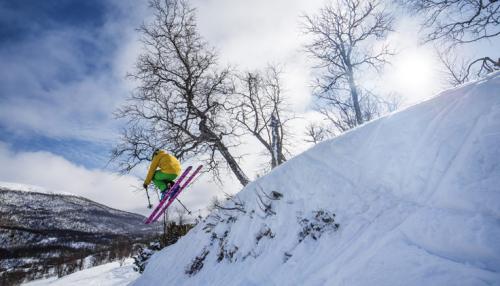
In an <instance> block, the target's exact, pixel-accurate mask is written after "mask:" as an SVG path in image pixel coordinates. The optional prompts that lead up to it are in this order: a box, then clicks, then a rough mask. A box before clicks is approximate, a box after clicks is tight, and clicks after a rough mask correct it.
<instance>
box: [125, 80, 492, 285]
mask: <svg viewBox="0 0 500 286" xmlns="http://www.w3.org/2000/svg"><path fill="white" fill-rule="evenodd" d="M271 191H277V192H280V193H282V194H283V198H282V199H280V200H270V199H269V198H266V197H265V195H264V193H263V192H265V193H267V194H270V192H271ZM258 195H260V196H261V198H263V200H262V201H263V202H264V203H266V204H270V205H271V206H272V208H271V211H268V212H267V213H266V212H264V211H263V209H264V208H263V205H262V202H261V201H260V199H259V198H258ZM238 203H241V204H243V205H244V206H243V208H244V211H245V212H244V213H243V212H241V211H234V210H233V211H223V210H216V211H214V212H213V213H212V214H211V215H210V216H209V217H208V218H207V219H206V221H205V222H202V223H200V224H198V225H197V226H196V227H195V228H194V229H193V230H191V231H190V232H189V233H188V235H186V236H185V237H183V238H182V239H180V240H179V241H178V242H177V243H176V244H175V245H173V246H171V247H168V248H166V249H164V250H162V251H160V252H158V253H156V254H154V255H153V256H152V258H151V259H150V262H149V264H148V266H147V267H146V270H145V272H144V274H143V275H142V276H140V277H139V278H138V279H137V280H136V281H135V283H134V284H133V285H135V286H142V285H403V284H404V285H407V286H411V285H427V286H430V285H500V73H499V72H497V73H494V74H492V75H490V76H489V77H488V78H487V79H486V80H483V81H478V82H472V83H469V84H466V85H463V86H461V87H458V88H455V89H451V90H447V91H444V92H442V93H441V94H439V95H438V96H436V97H435V98H433V99H430V100H428V101H425V102H422V103H420V104H417V105H415V106H412V107H409V108H407V109H405V110H402V111H400V112H396V113H393V114H390V115H388V116H386V117H384V118H381V119H379V120H375V121H372V122H369V123H367V124H365V125H363V126H360V127H359V128H356V129H354V130H352V131H350V132H347V133H346V134H344V135H342V136H340V137H338V138H335V139H333V140H330V141H327V142H323V143H321V144H318V145H316V146H315V147H313V148H311V149H310V150H308V151H307V152H305V153H303V154H301V155H299V156H297V157H295V158H294V159H292V160H289V161H288V162H287V163H285V164H283V165H282V166H280V167H278V168H276V169H274V170H273V171H272V172H271V173H270V174H268V175H267V176H265V177H262V178H260V179H259V180H257V181H255V182H253V183H251V184H249V185H248V186H246V187H245V188H244V189H243V190H242V191H241V192H240V193H239V194H238V195H237V197H236V198H235V199H234V200H233V201H228V203H227V204H226V207H238ZM318 210H324V211H326V212H329V213H332V214H333V213H334V214H335V223H338V224H339V228H338V230H335V229H329V230H325V231H324V232H323V233H322V234H321V236H320V237H319V238H317V239H314V238H313V237H312V236H306V237H305V238H304V239H303V240H300V239H299V233H301V231H303V223H301V222H302V221H303V220H304V219H307V220H308V221H313V220H314V218H315V214H316V212H317V211H318ZM273 212H274V213H275V214H273ZM267 230H269V231H270V232H268V231H267ZM263 233H268V235H266V236H263V235H262V234H263ZM196 257H198V258H197V259H196V262H197V263H196V264H193V261H195V258H196ZM195 266H196V267H195ZM200 266H201V267H200ZM191 267H192V268H191ZM190 268H191V269H194V268H195V269H197V270H199V271H198V272H196V273H194V274H190V275H189V274H187V270H189V269H190Z"/></svg>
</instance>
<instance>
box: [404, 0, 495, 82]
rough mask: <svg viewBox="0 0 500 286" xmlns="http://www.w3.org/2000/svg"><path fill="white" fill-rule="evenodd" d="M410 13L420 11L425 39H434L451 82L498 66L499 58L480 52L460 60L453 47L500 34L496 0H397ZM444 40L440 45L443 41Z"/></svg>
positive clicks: (430, 40) (481, 74)
mask: <svg viewBox="0 0 500 286" xmlns="http://www.w3.org/2000/svg"><path fill="white" fill-rule="evenodd" d="M397 2H399V3H402V4H403V5H405V6H406V7H407V8H408V9H409V10H410V11H411V12H412V13H415V12H416V13H418V14H420V15H423V17H424V22H423V25H422V26H423V28H424V30H425V31H426V35H425V42H436V41H437V42H438V43H439V45H440V46H441V48H440V51H438V56H439V59H440V61H441V63H442V64H443V66H444V69H445V71H446V74H447V76H446V77H447V81H448V83H450V84H451V85H453V86H455V85H458V84H461V83H464V82H466V81H468V80H470V79H473V78H479V77H481V76H483V75H485V74H488V73H490V72H493V71H495V70H499V69H500V58H499V59H497V60H495V59H494V58H491V57H488V56H484V57H481V58H478V59H468V60H466V61H465V60H460V59H458V58H457V57H456V56H453V54H454V53H455V51H454V50H455V48H456V47H457V46H459V45H463V44H468V43H473V42H477V41H481V40H484V39H492V38H495V37H498V36H500V1H498V0H397ZM443 44H444V45H443Z"/></svg>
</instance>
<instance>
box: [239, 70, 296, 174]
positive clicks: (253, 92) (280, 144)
mask: <svg viewBox="0 0 500 286" xmlns="http://www.w3.org/2000/svg"><path fill="white" fill-rule="evenodd" d="M281 74H282V72H281V70H280V68H279V67H277V66H275V65H268V66H267V68H266V69H264V70H263V71H256V72H247V73H246V74H244V75H242V76H240V82H241V84H240V86H241V88H240V89H241V91H239V92H238V95H239V98H238V99H239V100H238V101H237V102H236V105H237V108H236V109H235V110H236V114H235V118H236V121H237V122H238V123H239V124H240V125H241V126H242V127H243V129H244V130H245V131H246V133H248V134H250V135H252V136H254V137H255V138H257V140H258V141H259V142H260V143H261V144H262V146H263V147H264V148H265V150H266V153H267V154H269V156H270V158H271V160H270V161H271V168H274V167H276V166H278V165H280V164H282V163H283V162H285V161H286V157H285V152H286V146H285V145H286V144H287V143H288V140H287V139H288V136H289V135H290V132H289V122H290V121H291V120H293V119H294V116H293V114H292V113H291V112H290V109H289V106H288V104H287V102H286V97H285V96H284V95H283V89H282V79H281Z"/></svg>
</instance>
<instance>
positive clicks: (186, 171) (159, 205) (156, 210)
mask: <svg viewBox="0 0 500 286" xmlns="http://www.w3.org/2000/svg"><path fill="white" fill-rule="evenodd" d="M192 168H193V166H189V167H187V168H186V170H184V172H183V173H182V175H181V176H180V177H179V179H177V181H175V183H174V184H173V185H172V186H171V187H170V189H168V191H167V193H166V194H165V196H164V197H163V199H162V200H161V201H160V203H159V204H158V206H156V208H155V209H154V210H153V212H152V213H151V215H150V216H149V217H148V218H147V219H146V221H145V222H144V223H145V224H150V223H151V222H152V221H153V218H154V216H155V215H156V213H157V212H158V211H159V210H160V209H161V207H162V206H163V205H164V204H165V202H166V201H168V197H169V195H170V193H171V192H172V190H174V189H175V188H177V186H179V184H180V183H181V182H182V180H184V178H185V177H186V176H187V174H188V173H189V172H190V171H191V169H192Z"/></svg>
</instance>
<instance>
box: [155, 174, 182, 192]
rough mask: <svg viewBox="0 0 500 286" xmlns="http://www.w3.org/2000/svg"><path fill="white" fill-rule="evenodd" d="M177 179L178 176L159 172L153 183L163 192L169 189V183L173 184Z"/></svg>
mask: <svg viewBox="0 0 500 286" xmlns="http://www.w3.org/2000/svg"><path fill="white" fill-rule="evenodd" d="M175 178H177V175H176V174H165V173H163V172H161V171H160V170H158V171H156V172H155V175H154V176H153V183H154V184H155V186H156V187H158V189H160V191H162V192H163V191H165V189H166V188H167V182H173V181H174V180H175Z"/></svg>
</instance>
